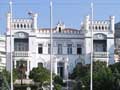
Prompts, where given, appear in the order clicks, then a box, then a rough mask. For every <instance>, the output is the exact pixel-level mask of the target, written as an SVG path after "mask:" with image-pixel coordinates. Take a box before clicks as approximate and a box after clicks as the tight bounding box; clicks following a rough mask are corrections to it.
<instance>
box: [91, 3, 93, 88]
mask: <svg viewBox="0 0 120 90" xmlns="http://www.w3.org/2000/svg"><path fill="white" fill-rule="evenodd" d="M91 27H92V29H91V65H90V72H91V73H90V90H93V2H91Z"/></svg>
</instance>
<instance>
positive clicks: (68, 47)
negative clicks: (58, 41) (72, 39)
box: [67, 44, 72, 54]
mask: <svg viewBox="0 0 120 90" xmlns="http://www.w3.org/2000/svg"><path fill="white" fill-rule="evenodd" d="M67 53H68V54H72V44H68V45H67Z"/></svg>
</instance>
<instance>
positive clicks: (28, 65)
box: [26, 60, 30, 79]
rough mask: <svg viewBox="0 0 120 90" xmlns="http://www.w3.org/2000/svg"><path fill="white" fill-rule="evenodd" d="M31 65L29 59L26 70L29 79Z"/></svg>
mask: <svg viewBox="0 0 120 90" xmlns="http://www.w3.org/2000/svg"><path fill="white" fill-rule="evenodd" d="M29 66H30V64H29V60H27V72H26V75H27V79H29V71H30V69H29Z"/></svg>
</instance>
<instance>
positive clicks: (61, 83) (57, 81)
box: [54, 76, 63, 85]
mask: <svg viewBox="0 0 120 90" xmlns="http://www.w3.org/2000/svg"><path fill="white" fill-rule="evenodd" d="M54 83H55V84H59V85H63V79H62V78H61V77H60V76H55V77H54Z"/></svg>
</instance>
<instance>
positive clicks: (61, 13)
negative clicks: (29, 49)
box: [0, 0, 120, 34]
mask: <svg viewBox="0 0 120 90" xmlns="http://www.w3.org/2000/svg"><path fill="white" fill-rule="evenodd" d="M12 1H13V18H29V15H28V12H29V11H32V12H33V13H38V27H39V28H49V27H50V4H49V0H12ZM52 1H53V27H55V26H56V24H57V23H58V21H61V22H63V23H64V24H65V26H66V27H67V28H75V29H80V24H81V22H82V21H83V20H84V17H85V16H86V15H91V1H92V0H52ZM93 3H94V20H108V19H109V16H113V15H114V16H115V22H119V21H120V0H93ZM8 11H9V0H0V33H2V34H3V33H5V32H6V14H7V12H8Z"/></svg>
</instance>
